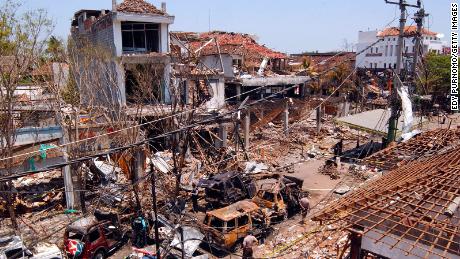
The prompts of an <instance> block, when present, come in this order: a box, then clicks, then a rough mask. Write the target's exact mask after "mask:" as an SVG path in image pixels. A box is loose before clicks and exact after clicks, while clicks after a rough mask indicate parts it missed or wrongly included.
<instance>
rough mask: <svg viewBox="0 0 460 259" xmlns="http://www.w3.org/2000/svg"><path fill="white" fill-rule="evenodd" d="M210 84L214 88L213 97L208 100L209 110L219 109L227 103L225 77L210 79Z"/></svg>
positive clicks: (207, 106)
mask: <svg viewBox="0 0 460 259" xmlns="http://www.w3.org/2000/svg"><path fill="white" fill-rule="evenodd" d="M209 84H210V86H211V88H212V98H211V100H209V101H208V102H206V108H207V109H208V111H215V110H219V109H221V108H222V107H224V105H225V79H224V78H219V79H210V81H209Z"/></svg>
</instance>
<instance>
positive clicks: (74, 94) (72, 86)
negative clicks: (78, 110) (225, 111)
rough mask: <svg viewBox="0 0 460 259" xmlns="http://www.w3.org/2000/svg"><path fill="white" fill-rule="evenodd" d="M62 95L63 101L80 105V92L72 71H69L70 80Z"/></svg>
mask: <svg viewBox="0 0 460 259" xmlns="http://www.w3.org/2000/svg"><path fill="white" fill-rule="evenodd" d="M61 95H62V99H63V100H64V101H65V102H66V103H68V104H72V105H78V104H79V103H80V92H79V90H78V87H77V83H76V82H75V76H74V73H73V70H72V69H70V71H69V80H68V82H67V85H66V86H65V87H64V89H62V92H61Z"/></svg>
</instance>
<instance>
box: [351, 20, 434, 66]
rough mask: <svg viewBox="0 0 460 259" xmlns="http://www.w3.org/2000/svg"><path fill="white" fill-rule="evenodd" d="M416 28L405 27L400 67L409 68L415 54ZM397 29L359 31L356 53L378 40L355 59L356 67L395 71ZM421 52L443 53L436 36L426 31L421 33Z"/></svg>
mask: <svg viewBox="0 0 460 259" xmlns="http://www.w3.org/2000/svg"><path fill="white" fill-rule="evenodd" d="M416 30H417V28H416V27H415V26H407V27H406V28H405V32H404V36H405V37H404V46H403V64H402V67H403V68H404V67H410V65H411V63H412V59H413V56H414V53H415V38H414V36H415V35H416ZM398 36H399V29H398V28H395V27H391V28H387V29H385V30H383V31H376V30H375V31H360V32H359V34H358V44H357V52H358V53H359V52H361V51H363V50H364V49H366V48H368V47H369V46H371V45H372V44H374V43H375V42H377V41H378V40H380V41H379V42H378V43H376V44H375V45H374V46H372V47H370V48H368V49H367V50H366V51H365V52H363V53H361V54H359V55H358V56H357V57H356V65H355V66H356V67H357V68H366V69H377V70H384V69H395V68H396V56H397V49H398ZM421 47H422V51H423V53H424V54H426V53H428V52H433V53H436V54H442V53H443V42H442V41H441V39H440V38H439V37H438V34H437V33H435V32H432V31H429V30H427V29H423V31H422V43H421Z"/></svg>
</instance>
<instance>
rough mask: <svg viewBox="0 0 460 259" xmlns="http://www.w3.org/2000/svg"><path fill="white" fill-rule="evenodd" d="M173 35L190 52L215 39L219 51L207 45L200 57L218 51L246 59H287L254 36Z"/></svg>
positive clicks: (227, 33) (242, 34) (178, 33)
mask: <svg viewBox="0 0 460 259" xmlns="http://www.w3.org/2000/svg"><path fill="white" fill-rule="evenodd" d="M174 34H175V35H176V37H177V38H179V39H180V40H184V41H188V43H189V44H190V48H191V49H192V50H198V49H199V48H201V47H202V46H203V45H204V44H205V43H206V42H208V41H209V40H211V39H216V40H217V42H218V44H219V49H220V50H219V49H217V46H216V44H208V45H207V46H205V47H203V48H202V49H201V55H215V54H218V53H219V51H220V53H225V54H230V55H240V56H244V57H245V58H246V59H263V58H270V59H277V58H287V55H286V54H283V53H281V52H277V51H274V50H271V49H269V48H267V47H266V46H264V45H260V44H259V43H257V41H256V40H255V39H254V36H251V35H249V34H244V33H236V32H222V31H213V32H205V33H195V34H194V33H190V32H188V33H187V32H175V33H174Z"/></svg>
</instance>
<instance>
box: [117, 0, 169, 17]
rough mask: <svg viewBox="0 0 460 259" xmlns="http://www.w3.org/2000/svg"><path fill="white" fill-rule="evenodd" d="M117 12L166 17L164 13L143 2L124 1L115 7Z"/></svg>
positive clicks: (135, 0)
mask: <svg viewBox="0 0 460 259" xmlns="http://www.w3.org/2000/svg"><path fill="white" fill-rule="evenodd" d="M117 11H118V12H123V13H139V14H158V15H166V13H165V12H163V11H161V10H159V9H157V8H156V7H155V6H154V5H152V4H150V3H147V2H145V1H144V0H124V1H123V3H121V4H119V5H118V6H117Z"/></svg>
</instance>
